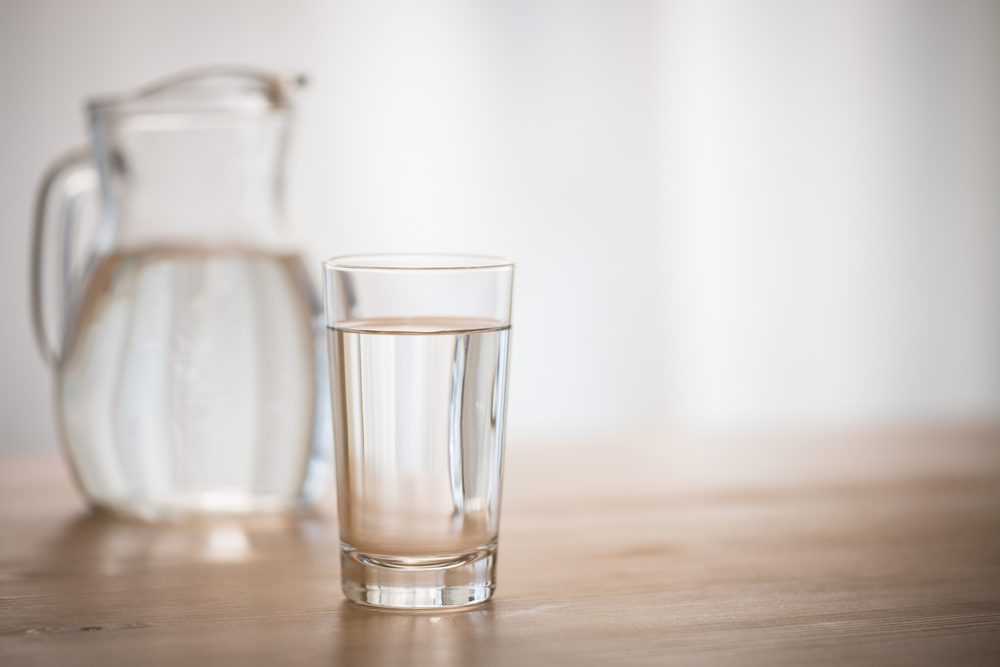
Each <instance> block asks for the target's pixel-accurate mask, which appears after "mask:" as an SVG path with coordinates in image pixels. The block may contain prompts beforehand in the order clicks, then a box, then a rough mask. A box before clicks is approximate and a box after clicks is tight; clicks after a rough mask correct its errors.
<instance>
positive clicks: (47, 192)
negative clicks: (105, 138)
mask: <svg viewBox="0 0 1000 667" xmlns="http://www.w3.org/2000/svg"><path fill="white" fill-rule="evenodd" d="M97 186H98V178H97V166H96V165H95V164H94V161H93V158H92V157H91V153H90V150H89V149H77V150H75V151H72V152H70V153H67V154H66V155H64V156H63V157H61V158H60V159H59V160H57V161H56V162H54V163H53V164H52V165H51V166H49V168H48V169H47V170H46V172H45V175H44V177H43V178H42V182H41V184H40V185H39V187H38V194H37V196H36V198H35V212H34V229H33V232H32V236H31V320H32V324H33V328H34V331H35V341H36V342H37V343H38V349H39V350H40V351H41V353H42V357H43V358H44V359H45V361H46V362H47V363H48V364H49V365H55V364H57V363H58V362H59V359H60V357H61V355H62V350H61V346H60V345H59V344H58V343H55V342H53V339H52V338H51V337H50V333H51V331H50V330H49V328H48V326H47V325H46V322H45V304H44V296H43V282H42V264H43V254H44V250H45V248H44V246H45V234H46V228H47V227H48V226H49V219H50V218H51V217H52V214H53V207H52V206H51V205H52V204H53V203H54V202H53V201H52V200H53V195H54V194H58V195H59V211H58V213H59V218H60V219H59V220H57V221H56V223H57V231H58V251H59V257H60V260H59V267H60V274H61V275H60V277H61V279H62V280H61V282H62V289H61V290H60V292H59V296H60V298H61V301H62V312H63V317H64V320H63V325H64V326H65V318H66V317H67V314H68V313H69V312H71V309H72V306H73V300H72V299H73V294H72V290H73V288H74V285H73V284H72V282H73V277H72V273H71V272H72V258H73V245H72V244H73V234H74V231H75V229H76V224H77V220H78V218H79V211H80V204H81V202H82V200H83V198H84V197H86V196H88V195H90V194H92V193H95V192H96V191H97ZM59 337H60V338H62V337H63V334H60V336H59Z"/></svg>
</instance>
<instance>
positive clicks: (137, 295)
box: [32, 69, 330, 519]
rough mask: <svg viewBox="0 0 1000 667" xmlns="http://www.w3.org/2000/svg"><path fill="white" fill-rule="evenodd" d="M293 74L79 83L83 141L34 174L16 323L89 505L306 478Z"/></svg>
mask: <svg viewBox="0 0 1000 667" xmlns="http://www.w3.org/2000/svg"><path fill="white" fill-rule="evenodd" d="M301 83H302V80H301V78H299V79H294V78H283V77H279V76H272V75H270V74H266V73H262V72H258V71H253V70H244V69H212V70H202V71H198V72H193V73H187V74H182V75H179V76H175V77H172V78H170V79H167V80H164V81H161V82H159V83H156V84H154V85H152V86H149V87H147V88H145V89H142V90H140V91H138V92H137V93H135V94H130V95H123V96H116V97H108V98H99V99H94V100H92V101H90V103H89V104H88V106H87V110H88V114H89V121H90V131H91V144H90V147H89V149H87V150H84V151H79V152H76V153H73V154H71V155H69V156H68V157H66V158H64V159H63V160H60V161H58V162H57V163H56V164H54V165H53V167H52V168H51V169H50V171H49V173H48V174H47V175H46V177H45V178H44V180H43V182H42V185H41V188H40V191H39V196H38V203H37V206H36V212H35V230H34V237H33V239H34V241H33V248H32V304H33V318H34V325H35V333H36V337H37V339H38V342H39V345H40V347H41V349H42V353H43V355H44V356H45V358H46V360H47V361H49V362H50V364H51V366H52V368H53V369H54V373H55V376H56V388H57V389H56V401H57V412H58V417H59V419H58V421H59V425H60V427H61V435H62V439H63V442H64V445H65V449H66V452H67V455H68V457H69V459H70V462H71V464H72V467H73V470H74V471H75V474H76V478H77V480H78V482H79V485H80V486H81V488H82V489H83V491H84V493H85V494H86V496H87V497H88V498H89V499H90V501H91V502H92V503H93V504H94V505H96V506H98V507H102V508H106V509H110V510H112V511H114V512H117V513H120V514H126V515H132V516H139V517H143V518H154V519H157V518H168V517H173V516H182V515H189V514H201V513H235V514H241V513H252V512H253V513H256V512H273V511H283V510H287V509H290V508H292V507H294V506H295V505H297V504H298V503H300V502H301V501H303V500H308V499H309V498H310V497H313V496H315V495H316V494H318V493H319V491H320V490H321V489H322V487H323V486H324V484H325V475H326V474H327V473H326V465H325V463H326V462H327V460H328V446H329V445H328V443H329V440H330V437H329V433H328V430H329V429H328V427H325V426H324V425H325V424H327V423H328V422H329V416H328V413H327V411H328V410H329V401H328V399H327V394H326V391H327V389H326V386H327V385H326V382H325V379H326V367H325V364H326V357H325V351H324V346H323V344H322V338H321V334H322V331H323V328H322V318H321V307H320V304H319V301H318V299H317V298H316V295H315V293H314V290H313V288H312V285H311V283H310V281H309V279H308V276H307V274H306V272H305V271H304V269H303V264H302V261H301V260H300V258H299V256H298V254H297V253H296V252H294V249H293V246H292V245H291V243H290V240H289V238H288V236H289V234H288V231H287V229H286V226H285V220H284V212H283V181H284V162H285V160H284V158H285V152H286V147H287V140H288V134H289V129H290V123H291V112H292V95H293V94H294V93H295V92H296V90H297V88H298V87H299V86H300V85H301ZM88 210H89V211H90V212H91V213H93V212H94V211H95V210H96V213H97V214H96V216H95V215H90V216H89V218H90V220H91V221H92V222H93V224H91V225H90V226H89V228H88V226H87V224H86V222H87V218H88V216H86V215H83V214H84V213H87V212H88ZM50 235H53V236H56V237H58V241H57V242H56V243H55V246H56V247H55V248H54V250H55V252H54V253H51V254H50V253H49V252H48V251H47V250H46V248H45V246H47V245H48V241H47V239H46V237H47V236H50ZM52 255H55V256H57V257H58V258H60V259H59V261H58V263H59V265H60V267H61V268H60V273H61V280H60V281H59V283H58V284H59V286H60V287H59V289H58V290H55V289H53V290H50V291H59V292H61V297H62V308H60V309H59V310H60V311H61V314H62V317H61V318H60V319H61V322H62V325H61V327H59V329H60V331H59V333H58V335H57V336H55V338H54V339H53V338H52V337H51V336H50V331H49V329H48V327H47V325H46V317H45V312H44V311H45V308H44V305H45V304H44V303H43V301H45V300H44V299H43V284H42V278H43V273H46V271H45V270H44V268H43V264H45V263H46V261H45V260H46V258H49V257H50V256H52ZM321 413H322V414H321ZM324 429H326V432H324Z"/></svg>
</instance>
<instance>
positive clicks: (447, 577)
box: [340, 545, 496, 609]
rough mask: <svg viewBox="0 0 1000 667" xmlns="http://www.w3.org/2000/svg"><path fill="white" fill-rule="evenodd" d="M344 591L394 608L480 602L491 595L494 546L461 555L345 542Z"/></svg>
mask: <svg viewBox="0 0 1000 667" xmlns="http://www.w3.org/2000/svg"><path fill="white" fill-rule="evenodd" d="M340 567H341V579H342V587H343V590H344V596H345V597H347V599H348V600H351V601H352V602H357V603H358V604H363V605H368V606H372V607H384V608H391V609H442V608H449V607H467V606H470V605H476V604H481V603H483V602H486V601H487V600H489V599H490V598H491V597H493V589H494V586H495V584H494V581H495V578H494V570H495V568H496V546H495V545H490V546H486V547H482V548H480V549H477V550H475V551H471V552H469V553H466V554H461V555H459V556H447V557H442V558H395V557H386V556H370V555H367V554H362V553H360V552H359V551H357V550H356V549H354V548H352V547H350V546H347V545H341V553H340Z"/></svg>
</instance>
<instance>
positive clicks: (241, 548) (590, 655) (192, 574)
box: [0, 428, 1000, 667]
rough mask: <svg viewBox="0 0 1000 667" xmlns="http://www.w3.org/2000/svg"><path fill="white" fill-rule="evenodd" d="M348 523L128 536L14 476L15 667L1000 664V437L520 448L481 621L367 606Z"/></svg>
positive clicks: (4, 621) (123, 525)
mask: <svg viewBox="0 0 1000 667" xmlns="http://www.w3.org/2000/svg"><path fill="white" fill-rule="evenodd" d="M330 517H332V514H331V513H330V509H329V508H326V509H325V510H324V511H323V512H322V513H320V514H319V515H318V516H312V517H301V518H285V519H254V520H246V521H239V522H237V521H221V520H220V521H211V522H208V521H206V522H200V523H194V524H188V525H171V526H149V525H144V524H139V523H128V522H121V521H116V520H113V519H109V518H106V517H103V516H94V515H91V514H88V513H87V512H86V511H85V509H84V506H83V504H82V502H81V501H80V500H79V498H78V497H77V495H76V494H75V492H74V491H73V489H72V486H71V483H70V481H69V477H68V475H67V473H66V471H65V467H64V465H63V464H62V462H61V461H60V460H58V459H55V458H52V457H50V458H36V459H26V458H19V459H14V458H8V459H0V664H3V665H186V664H208V665H213V667H216V666H221V665H275V664H288V665H298V664H303V665H305V664H308V665H352V664H386V665H388V664H396V665H398V664H403V665H435V666H437V665H549V664H575V665H607V664H634V665H662V664H666V663H671V664H673V663H677V664H692V665H701V664H705V665H715V664H720V663H723V664H724V663H738V664H751V665H756V664H760V665H801V664H845V663H851V664H871V665H894V664H898V665H914V664H927V665H940V664H982V665H996V664H1000V430H998V429H995V428H994V429H990V428H986V429H978V430H972V429H952V430H942V431H936V432H931V431H915V432H910V433H902V432H896V433H887V434H867V435H864V434H856V435H842V436H839V437H835V436H832V435H828V436H825V437H820V438H817V437H809V438H806V437H803V438H783V439H756V440H747V439H744V440H739V441H733V440H730V441H717V442H712V441H700V442H694V441H690V440H688V441H681V440H676V439H664V440H655V439H649V440H643V439H642V438H634V437H631V438H625V437H622V438H621V439H610V438H609V439H607V440H605V441H600V442H592V443H565V444H563V445H551V444H550V445H549V446H545V447H541V446H534V447H533V446H531V445H529V444H527V443H518V442H512V443H510V447H509V451H508V469H507V479H506V488H505V493H504V517H503V521H502V530H501V546H500V554H501V557H500V570H499V589H498V594H497V597H496V598H495V600H494V601H493V602H491V603H489V604H487V605H485V606H483V607H480V608H478V609H474V610H472V611H466V612H451V613H404V612H382V611H377V610H367V609H363V608H359V607H355V606H353V605H351V604H349V603H346V602H345V601H344V600H343V598H342V597H341V595H340V592H339V569H338V563H337V533H336V525H335V523H334V521H333V520H332V518H330Z"/></svg>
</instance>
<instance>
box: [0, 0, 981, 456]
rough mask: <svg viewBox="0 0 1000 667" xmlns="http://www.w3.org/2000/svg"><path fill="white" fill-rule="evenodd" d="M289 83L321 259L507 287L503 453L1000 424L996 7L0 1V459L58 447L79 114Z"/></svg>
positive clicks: (295, 155) (307, 241)
mask: <svg viewBox="0 0 1000 667" xmlns="http://www.w3.org/2000/svg"><path fill="white" fill-rule="evenodd" d="M220 63H221V64H233V63H240V64H250V65H256V66H260V67H264V68H267V69H275V70H281V71H288V72H299V71H301V72H303V73H305V74H306V75H307V76H308V77H309V81H310V85H309V87H308V90H307V91H306V92H305V93H303V95H302V97H301V101H300V107H299V113H298V119H297V123H298V124H297V126H296V128H295V135H294V138H293V145H292V152H291V156H290V160H291V162H290V166H289V169H290V172H289V178H290V189H289V194H288V204H289V212H290V217H291V220H292V222H293V225H294V227H295V230H296V234H297V236H298V238H299V240H300V242H301V243H302V246H303V248H304V249H305V252H306V253H307V256H308V259H309V262H310V263H309V266H310V267H312V268H313V269H314V271H313V273H314V278H315V281H316V283H317V284H318V281H319V261H320V259H321V258H323V257H325V256H328V255H336V254H347V253H356V252H388V251H449V252H476V253H490V254H500V255H507V256H511V257H513V258H515V259H516V260H517V262H518V275H517V285H516V296H515V299H516V303H515V311H514V325H515V331H516V333H515V335H514V360H513V371H512V390H511V392H512V393H511V406H510V429H511V436H512V437H513V438H517V439H521V440H525V441H527V440H531V441H537V442H556V441H563V442H566V441H572V440H573V439H576V438H584V437H586V438H592V437H597V436H601V437H607V436H609V435H610V436H614V435H621V436H622V437H624V436H625V435H627V434H635V433H644V434H649V433H661V432H695V433H723V434H725V433H747V432H757V433H760V432H765V433H767V432H777V431H789V430H792V431H802V430H819V431H831V430H837V429H853V428H872V427H876V428H877V427H886V426H888V427H891V426H896V425H901V424H905V425H911V426H912V425H916V426H918V427H922V426H927V425H936V424H956V423H959V424H966V423H969V424H982V423H994V424H995V423H997V422H998V421H1000V3H997V2H995V1H994V0H981V1H979V0H954V1H945V0H920V1H909V0H907V1H903V0H829V1H820V0H816V1H811V2H801V1H792V0H757V1H755V2H741V1H737V0H731V1H723V0H690V1H683V0H673V1H672V0H663V1H660V2H655V1H641V0H634V1H626V2H620V1H612V0H605V1H584V0H566V1H562V0H559V1H556V0H537V1H531V2H529V1H518V0H515V1H510V0H507V1H504V2H469V1H454V2H420V3H414V2H403V1H400V2H386V1H381V0H377V1H365V2H361V1H356V2H339V1H315V2H313V1H302V0H298V1H288V0H286V1H284V2H277V1H267V2H265V1H259V0H257V1H251V0H239V1H237V0H212V1H206V0H200V1H198V2H195V1H193V0H175V1H171V2H151V1H148V0H115V1H107V0H89V1H87V2H62V1H56V0H41V1H39V0H31V1H29V0H0V90H2V91H3V97H2V107H0V108H2V112H0V121H2V122H0V146H2V147H3V150H2V152H0V188H2V190H0V194H2V196H0V218H2V219H3V221H4V222H3V224H2V225H0V253H2V258H0V274H2V282H0V312H2V314H3V317H2V321H3V325H2V327H0V368H2V369H3V371H2V372H3V375H2V380H0V419H2V424H3V435H4V437H3V438H2V439H0V448H4V449H20V450H39V451H41V450H51V449H54V448H55V447H56V445H57V438H56V434H55V429H54V426H53V424H54V422H53V405H52V401H51V391H52V387H51V385H52V383H51V379H50V376H49V372H48V370H47V369H46V367H45V365H44V363H43V362H42V360H41V359H40V357H39V356H38V354H37V353H36V350H35V346H34V343H33V340H32V337H31V329H30V324H29V323H30V319H29V303H28V257H29V255H28V249H29V240H30V217H31V207H32V203H33V198H34V192H35V188H36V186H37V183H38V180H39V178H40V176H41V174H42V173H43V171H44V169H45V167H46V166H47V164H48V163H49V162H50V161H51V160H52V159H53V158H55V157H56V156H57V155H59V154H61V153H62V152H64V151H65V150H66V149H68V148H72V147H75V146H78V145H81V144H84V143H85V142H86V128H85V123H84V115H83V108H82V105H83V101H84V99H85V98H87V97H88V96H90V95H93V94H97V93H108V92H116V91H124V90H129V89H132V88H134V87H136V86H138V85H140V84H143V83H146V82H148V81H150V80H152V79H155V78H158V77H160V76H162V75H165V74H169V73H172V72H174V71H177V70H180V69H184V68H189V67H194V66H201V65H206V64H220Z"/></svg>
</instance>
